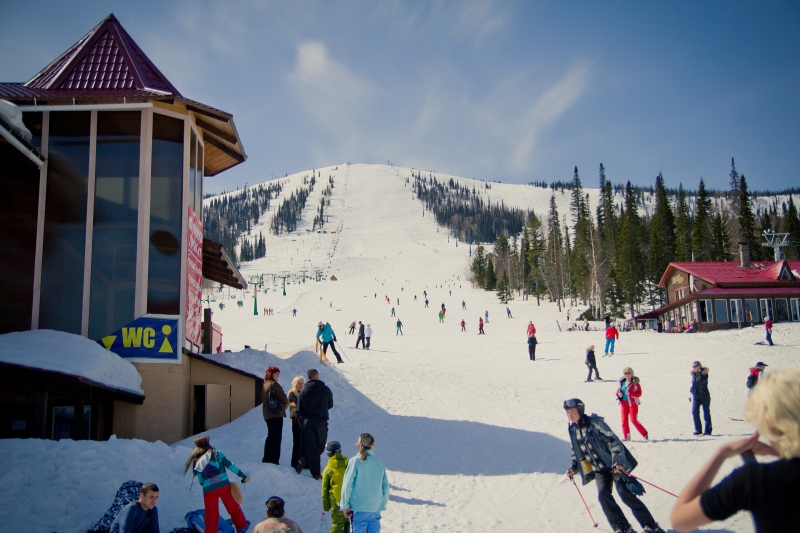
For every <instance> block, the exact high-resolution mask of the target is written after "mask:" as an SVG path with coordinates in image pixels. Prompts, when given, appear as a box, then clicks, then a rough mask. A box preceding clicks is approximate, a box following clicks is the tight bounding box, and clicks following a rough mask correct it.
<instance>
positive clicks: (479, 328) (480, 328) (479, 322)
mask: <svg viewBox="0 0 800 533" xmlns="http://www.w3.org/2000/svg"><path fill="white" fill-rule="evenodd" d="M478 335H485V332H484V331H483V319H482V318H481V317H478Z"/></svg>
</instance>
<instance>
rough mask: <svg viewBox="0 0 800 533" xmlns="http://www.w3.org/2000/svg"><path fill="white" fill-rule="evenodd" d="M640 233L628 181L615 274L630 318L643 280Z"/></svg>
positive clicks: (639, 224)
mask: <svg viewBox="0 0 800 533" xmlns="http://www.w3.org/2000/svg"><path fill="white" fill-rule="evenodd" d="M641 232H642V224H641V220H640V219H639V213H638V211H637V207H636V193H635V192H634V190H633V186H631V182H630V181H629V182H628V183H627V185H626V186H625V210H624V212H623V213H622V224H621V226H620V232H619V252H618V253H617V272H616V274H617V276H618V281H619V284H620V288H621V289H622V296H623V298H624V301H625V303H626V304H627V305H628V308H629V309H630V313H631V316H633V315H634V314H635V306H636V305H637V304H639V303H640V301H641V294H642V282H643V281H644V279H645V264H644V261H643V260H642V259H643V255H642V248H641V237H642V235H641Z"/></svg>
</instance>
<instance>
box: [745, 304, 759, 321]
mask: <svg viewBox="0 0 800 533" xmlns="http://www.w3.org/2000/svg"><path fill="white" fill-rule="evenodd" d="M744 313H745V314H744V316H745V318H746V319H747V321H748V322H758V301H757V300H745V301H744Z"/></svg>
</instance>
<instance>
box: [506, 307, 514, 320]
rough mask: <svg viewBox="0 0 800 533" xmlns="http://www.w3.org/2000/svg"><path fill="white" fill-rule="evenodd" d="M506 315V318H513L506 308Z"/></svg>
mask: <svg viewBox="0 0 800 533" xmlns="http://www.w3.org/2000/svg"><path fill="white" fill-rule="evenodd" d="M506 315H508V318H514V317H513V316H511V309H510V308H508V307H506Z"/></svg>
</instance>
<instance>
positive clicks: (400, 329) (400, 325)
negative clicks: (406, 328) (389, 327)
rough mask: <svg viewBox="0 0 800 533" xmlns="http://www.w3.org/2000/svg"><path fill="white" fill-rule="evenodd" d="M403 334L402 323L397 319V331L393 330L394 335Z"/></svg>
mask: <svg viewBox="0 0 800 533" xmlns="http://www.w3.org/2000/svg"><path fill="white" fill-rule="evenodd" d="M402 334H403V323H402V322H400V319H399V318H398V319H397V331H395V336H397V335H402Z"/></svg>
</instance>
